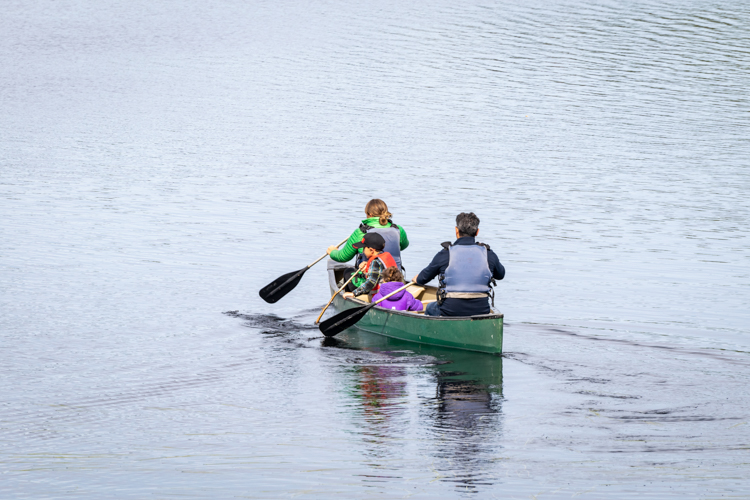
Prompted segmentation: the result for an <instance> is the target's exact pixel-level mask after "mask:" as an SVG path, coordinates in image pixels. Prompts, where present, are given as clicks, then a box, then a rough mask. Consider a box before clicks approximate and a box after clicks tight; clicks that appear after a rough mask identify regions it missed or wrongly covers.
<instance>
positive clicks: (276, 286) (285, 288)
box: [258, 267, 308, 304]
mask: <svg viewBox="0 0 750 500" xmlns="http://www.w3.org/2000/svg"><path fill="white" fill-rule="evenodd" d="M307 269H308V268H307V267H305V268H303V269H300V270H299V271H292V272H291V273H287V274H285V275H284V276H279V277H278V278H276V279H275V280H274V281H273V282H271V283H269V284H268V285H266V286H264V287H263V288H262V289H261V291H260V292H258V295H260V298H261V299H263V300H265V301H266V302H268V303H269V304H273V303H275V302H278V301H279V299H281V298H282V297H283V296H284V295H286V294H287V293H289V292H291V291H292V290H294V287H296V286H297V284H298V283H299V280H301V279H302V275H303V274H305V271H307Z"/></svg>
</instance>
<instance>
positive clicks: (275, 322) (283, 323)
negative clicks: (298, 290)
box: [223, 311, 318, 333]
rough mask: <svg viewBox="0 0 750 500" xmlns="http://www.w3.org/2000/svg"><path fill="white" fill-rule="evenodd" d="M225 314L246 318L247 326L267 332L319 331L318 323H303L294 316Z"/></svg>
mask: <svg viewBox="0 0 750 500" xmlns="http://www.w3.org/2000/svg"><path fill="white" fill-rule="evenodd" d="M223 314H226V315H227V316H230V317H232V318H239V319H242V320H245V326H249V327H252V328H259V329H262V330H263V331H264V332H265V333H292V332H302V331H311V330H315V331H318V326H317V325H314V324H311V323H301V322H298V321H295V320H294V319H293V318H282V317H280V316H276V315H275V314H242V313H240V312H239V311H225V312H224V313H223Z"/></svg>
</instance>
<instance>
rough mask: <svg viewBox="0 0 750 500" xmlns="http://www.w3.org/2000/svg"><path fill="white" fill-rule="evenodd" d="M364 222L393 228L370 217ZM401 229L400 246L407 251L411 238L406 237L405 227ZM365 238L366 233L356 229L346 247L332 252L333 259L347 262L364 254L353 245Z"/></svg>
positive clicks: (374, 225)
mask: <svg viewBox="0 0 750 500" xmlns="http://www.w3.org/2000/svg"><path fill="white" fill-rule="evenodd" d="M362 222H363V223H364V224H367V225H368V226H372V227H391V224H390V223H387V224H386V225H385V226H384V225H382V224H380V220H379V219H378V218H377V217H370V218H369V219H365V220H363V221H362ZM399 229H400V230H401V231H400V232H401V240H400V241H399V243H400V245H399V246H400V247H401V250H405V249H406V247H408V246H409V238H407V237H406V231H404V228H403V227H401V226H399ZM364 237H365V233H363V232H362V231H361V230H360V229H359V228H357V229H355V230H354V232H353V233H352V235H351V236H349V239H348V240H346V243H344V246H342V247H341V248H339V249H338V250H334V251H333V252H331V259H333V260H335V261H336V262H347V261H350V260H352V257H354V256H355V255H357V254H358V253H362V249H361V248H359V249H357V248H354V247H352V245H353V244H354V243H357V242H359V241H362V238H364Z"/></svg>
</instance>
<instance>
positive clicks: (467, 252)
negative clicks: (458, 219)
mask: <svg viewBox="0 0 750 500" xmlns="http://www.w3.org/2000/svg"><path fill="white" fill-rule="evenodd" d="M444 245H445V244H444ZM447 248H448V253H449V256H450V257H449V260H448V267H447V268H446V269H445V273H444V274H443V275H441V276H440V289H439V291H438V296H439V297H440V299H441V300H440V302H442V300H443V299H477V298H481V297H489V295H490V292H491V291H492V288H491V287H490V282H491V281H492V271H490V265H489V263H488V261H487V248H486V247H485V246H484V245H482V244H481V243H477V244H475V245H451V244H450V243H449V244H448V245H447Z"/></svg>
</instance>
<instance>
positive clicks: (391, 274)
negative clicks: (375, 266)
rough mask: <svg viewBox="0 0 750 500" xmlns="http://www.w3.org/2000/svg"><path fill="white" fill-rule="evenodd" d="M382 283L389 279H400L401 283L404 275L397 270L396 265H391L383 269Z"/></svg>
mask: <svg viewBox="0 0 750 500" xmlns="http://www.w3.org/2000/svg"><path fill="white" fill-rule="evenodd" d="M381 276H383V283H388V282H389V281H400V282H401V283H403V282H404V275H403V274H401V271H399V270H398V268H397V267H396V266H391V267H389V268H388V269H386V270H385V271H383V274H382V275H381Z"/></svg>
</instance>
